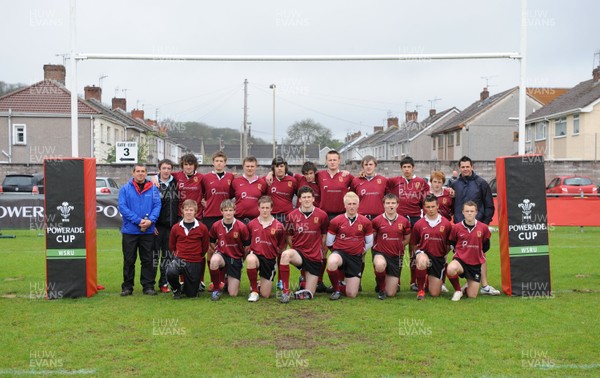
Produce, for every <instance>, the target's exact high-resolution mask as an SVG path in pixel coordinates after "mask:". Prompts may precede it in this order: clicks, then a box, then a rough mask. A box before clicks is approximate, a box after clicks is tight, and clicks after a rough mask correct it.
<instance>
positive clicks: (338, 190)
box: [317, 150, 354, 292]
mask: <svg viewBox="0 0 600 378" xmlns="http://www.w3.org/2000/svg"><path fill="white" fill-rule="evenodd" d="M340 160H341V159H340V154H339V152H337V151H335V150H330V151H329V152H327V155H326V162H327V169H325V170H321V171H319V172H317V183H318V184H319V188H320V190H321V203H320V205H321V210H323V211H324V212H326V213H327V216H328V217H329V221H330V222H331V220H332V219H333V218H335V217H337V216H338V215H341V214H344V212H345V209H344V196H345V195H346V193H348V191H349V190H350V184H351V183H352V180H353V179H354V177H353V176H352V175H350V174H348V175H345V174H344V172H342V171H340V169H339V167H340ZM326 257H327V256H324V257H323V268H322V269H323V273H322V274H321V276H320V279H319V282H320V284H319V287H318V288H317V292H325V291H327V288H326V287H325V285H324V284H323V274H324V273H325V267H326V260H325V259H326ZM331 284H332V285H333V284H334V283H333V282H332V283H331Z"/></svg>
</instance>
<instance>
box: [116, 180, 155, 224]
mask: <svg viewBox="0 0 600 378" xmlns="http://www.w3.org/2000/svg"><path fill="white" fill-rule="evenodd" d="M119 211H120V212H121V216H122V218H123V226H122V227H121V233H123V234H137V235H142V234H152V235H153V234H154V224H155V223H156V220H157V219H158V216H159V215H160V194H159V191H158V188H157V187H156V186H154V184H152V183H151V182H150V181H146V184H145V186H144V189H143V190H142V191H141V192H139V187H138V185H137V184H136V183H134V181H133V178H132V179H131V180H130V181H129V182H128V183H127V184H125V185H123V186H122V187H121V189H119ZM146 216H148V219H150V220H151V221H152V226H150V227H149V228H148V229H147V230H146V232H142V230H141V229H140V226H139V224H140V222H141V221H142V219H144V217H146Z"/></svg>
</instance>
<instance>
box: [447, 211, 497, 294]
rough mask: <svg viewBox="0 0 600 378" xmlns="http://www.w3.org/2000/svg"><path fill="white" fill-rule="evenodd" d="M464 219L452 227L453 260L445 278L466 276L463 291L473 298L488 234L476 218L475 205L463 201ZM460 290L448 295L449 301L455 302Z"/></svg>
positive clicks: (487, 243)
mask: <svg viewBox="0 0 600 378" xmlns="http://www.w3.org/2000/svg"><path fill="white" fill-rule="evenodd" d="M462 214H463V216H464V219H463V220H462V221H461V222H460V223H457V224H455V225H454V226H453V227H452V232H451V233H450V242H451V243H452V244H453V245H454V259H453V260H452V261H451V262H450V264H448V277H452V276H455V275H456V274H458V275H459V276H460V277H463V278H466V279H467V288H466V294H467V297H469V298H476V297H477V292H478V291H479V281H480V278H481V265H482V264H483V263H485V255H484V252H487V251H488V250H489V249H490V238H491V236H492V234H491V233H490V229H489V228H488V226H487V225H486V224H485V223H483V222H479V221H478V220H477V204H476V203H475V202H473V201H467V202H465V204H464V205H463V210H462ZM462 296H463V292H462V291H460V290H459V291H457V292H455V293H454V295H453V296H452V300H453V301H459V300H460V299H461V298H462Z"/></svg>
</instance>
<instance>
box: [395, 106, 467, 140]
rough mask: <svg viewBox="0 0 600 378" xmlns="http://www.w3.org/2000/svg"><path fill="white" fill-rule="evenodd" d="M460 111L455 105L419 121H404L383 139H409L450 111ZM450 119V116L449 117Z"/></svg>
mask: <svg viewBox="0 0 600 378" xmlns="http://www.w3.org/2000/svg"><path fill="white" fill-rule="evenodd" d="M459 112H460V111H459V110H458V109H457V108H456V107H454V106H453V107H451V108H448V109H446V110H444V111H441V112H439V113H436V114H434V115H433V116H429V117H427V118H425V119H424V120H422V121H421V122H408V123H404V124H402V125H401V126H400V129H399V130H398V132H397V133H395V134H392V135H390V136H388V137H387V138H386V139H384V140H383V141H384V142H395V141H400V140H411V139H413V138H415V137H416V136H417V135H419V134H420V133H422V132H423V131H425V130H427V129H428V128H429V127H434V126H435V124H436V122H439V121H441V120H442V119H443V118H444V117H446V116H447V115H450V113H459ZM450 119H451V118H450Z"/></svg>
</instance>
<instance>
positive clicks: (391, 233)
mask: <svg viewBox="0 0 600 378" xmlns="http://www.w3.org/2000/svg"><path fill="white" fill-rule="evenodd" d="M383 208H384V209H385V210H384V213H383V214H381V215H379V216H377V217H376V218H375V219H373V232H374V233H375V244H373V248H372V250H371V252H372V254H373V268H374V270H375V280H376V281H377V293H378V294H377V298H379V299H385V297H386V296H387V297H393V296H395V295H396V291H397V290H398V282H399V280H400V270H401V269H402V260H403V257H404V247H405V246H406V245H408V243H409V241H410V223H409V222H408V219H406V218H404V217H401V216H399V215H398V213H397V212H396V209H397V208H398V197H396V195H395V194H392V193H388V194H386V195H385V197H383Z"/></svg>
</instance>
